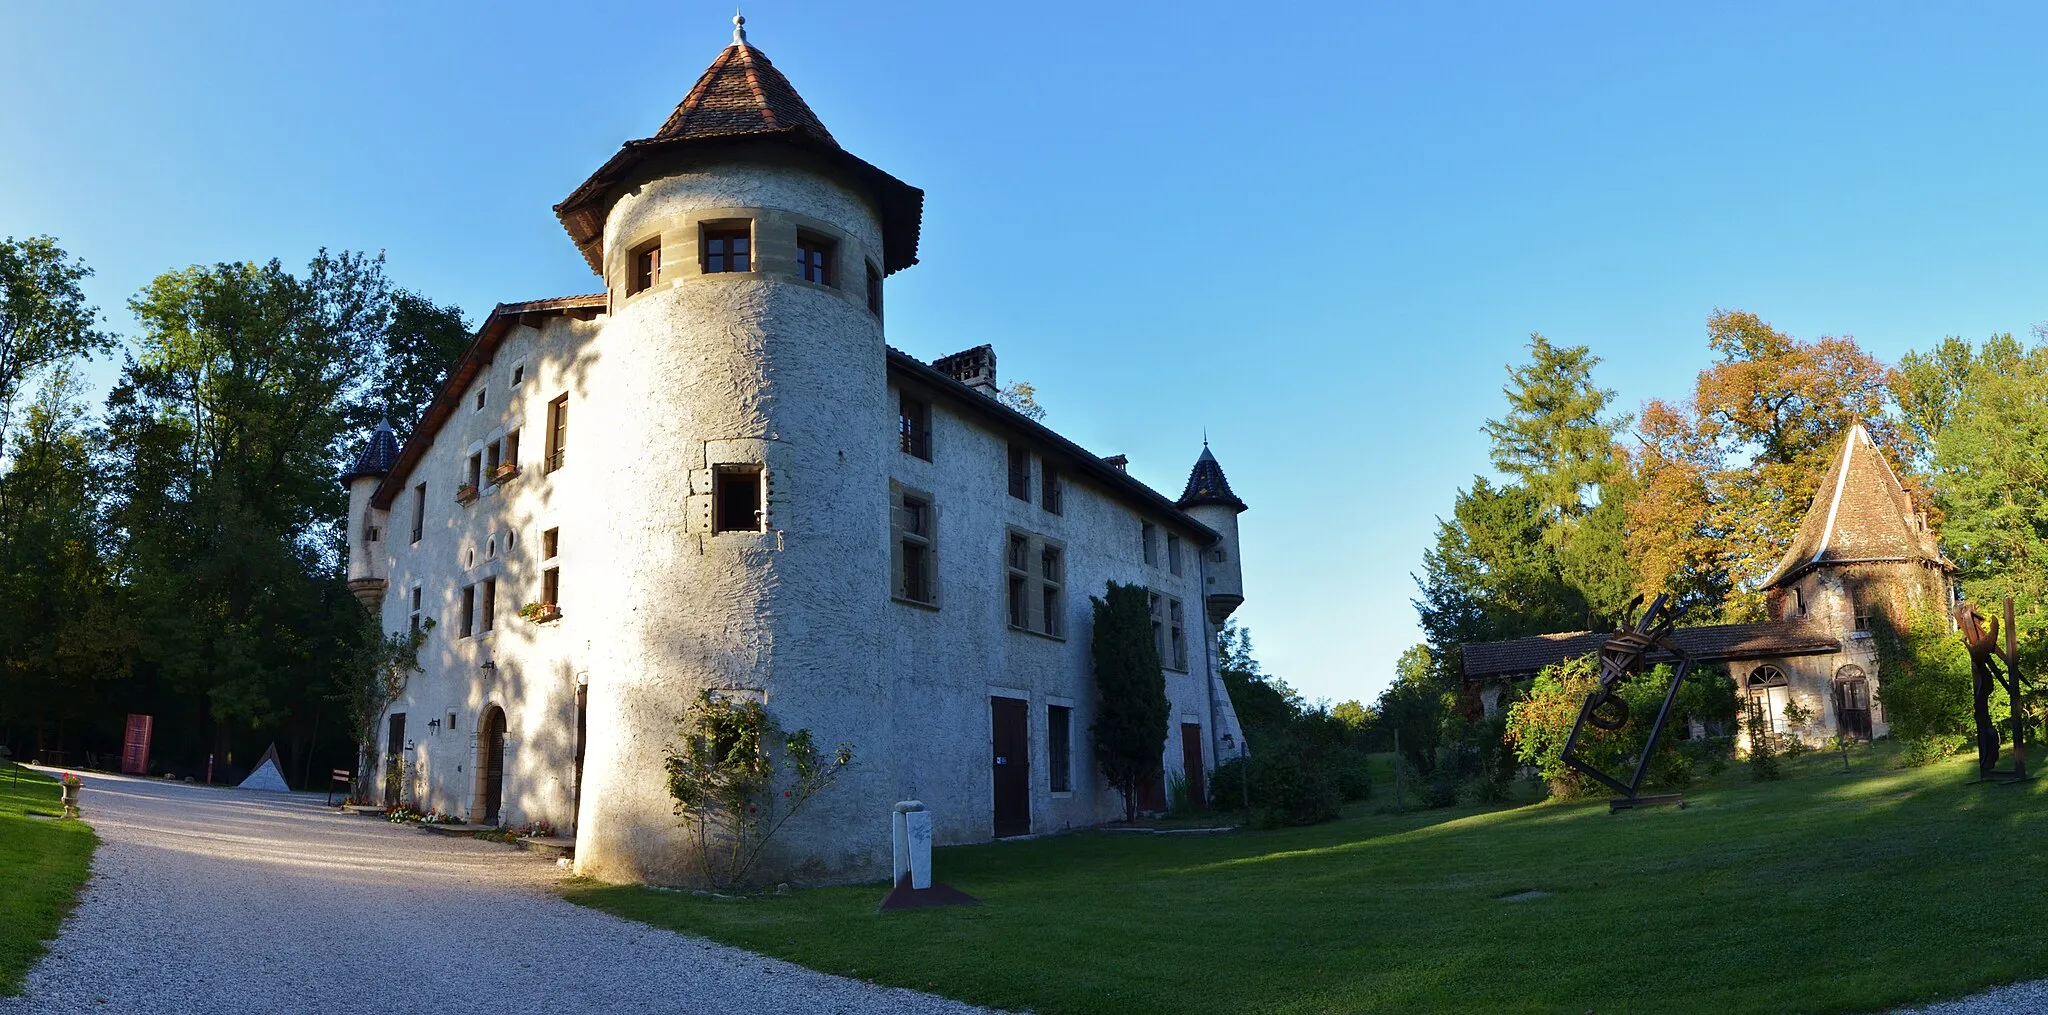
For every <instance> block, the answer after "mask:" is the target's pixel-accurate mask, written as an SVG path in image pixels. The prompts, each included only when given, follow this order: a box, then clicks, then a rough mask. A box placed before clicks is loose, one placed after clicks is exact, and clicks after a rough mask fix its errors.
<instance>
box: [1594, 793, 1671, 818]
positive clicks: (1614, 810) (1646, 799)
mask: <svg viewBox="0 0 2048 1015" xmlns="http://www.w3.org/2000/svg"><path fill="white" fill-rule="evenodd" d="M1665 804H1675V805H1677V806H1678V807H1680V808H1683V807H1684V806H1685V794H1683V793H1666V794H1664V795H1663V796H1624V797H1615V798H1614V799H1612V800H1609V801H1607V813H1609V814H1619V813H1620V812H1622V811H1625V810H1629V809H1631V808H1635V807H1662V806H1664V805H1665Z"/></svg>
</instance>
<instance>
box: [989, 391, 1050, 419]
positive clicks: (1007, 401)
mask: <svg viewBox="0 0 2048 1015" xmlns="http://www.w3.org/2000/svg"><path fill="white" fill-rule="evenodd" d="M996 401H998V402H1001V403H1003V404H1004V405H1007V406H1009V407H1010V408H1012V409H1015V410H1017V412H1018V413H1020V414H1022V415H1023V416H1024V417H1025V418H1026V419H1032V420H1039V421H1043V420H1044V419H1045V408H1044V407H1043V406H1041V405H1039V404H1038V388H1037V386H1036V385H1033V384H1032V383H1031V382H1030V381H1011V382H1010V383H1009V384H1007V385H1004V386H1003V389H1002V390H1001V391H998V392H996Z"/></svg>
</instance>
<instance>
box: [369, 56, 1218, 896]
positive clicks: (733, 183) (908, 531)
mask: <svg viewBox="0 0 2048 1015" xmlns="http://www.w3.org/2000/svg"><path fill="white" fill-rule="evenodd" d="M735 21H736V22H738V21H739V19H735ZM923 205H924V193H923V192H922V191H920V190H918V189H917V188H915V187H912V186H910V185H909V184H906V183H904V182H902V181H901V180H898V179H896V178H895V177H893V176H891V175H889V174H888V173H886V172H884V171H882V170H881V169H878V168H876V167H875V166H873V165H871V164H869V163H867V162H865V161H863V160H861V159H860V158H858V157H856V156H854V155H853V154H851V153H849V152H847V151H846V150H845V149H843V148H842V147H840V145H839V143H838V142H837V140H835V139H834V138H833V136H832V134H831V133H830V132H829V131H827V130H826V129H825V126H824V124H822V123H821V122H820V121H819V119H818V117H817V116H816V114H815V113H814V112H813V111H812V110H811V109H810V107H809V106H808V105H807V104H806V103H805V102H804V101H803V99H802V98H801V97H800V96H799V95H798V94H797V92H796V90H795V89H794V88H793V87H792V86H791V85H790V83H789V81H788V80H787V79H786V78H785V77H784V76H783V75H782V74H781V72H780V71H778V70H777V69H776V68H775V67H774V65H773V64H771V63H770V62H769V61H768V58H767V56H766V55H765V54H763V53H762V52H761V51H760V50H759V49H758V48H756V47H755V46H753V45H752V44H750V43H749V42H748V41H747V39H746V37H745V34H744V30H743V29H736V30H735V32H734V39H733V43H732V45H731V46H729V47H727V48H726V49H725V50H724V51H722V52H721V53H719V55H718V57H717V59H716V60H714V61H713V62H712V64H711V66H710V67H709V68H708V69H707V70H706V71H705V72H704V73H703V75H702V76H701V78H700V79H699V80H698V81H697V84H696V86H695V87H693V88H692V89H690V91H689V93H688V95H687V96H685V97H684V99H683V101H682V102H681V103H680V104H679V105H678V106H677V107H676V108H675V110H674V112H673V113H672V114H670V115H669V116H668V117H667V119H666V120H665V121H664V122H663V123H662V125H661V127H660V129H659V130H657V131H656V132H655V133H654V135H653V136H651V137H648V138H646V139H643V140H637V141H628V142H626V143H625V145H624V146H623V147H622V148H621V149H620V150H619V152H618V153H617V154H615V155H614V156H612V158H611V159H610V160H609V161H607V162H605V163H604V165H603V166H601V167H600V168H599V169H598V170H597V171H596V172H595V173H594V174H592V175H591V177H590V178H589V179H588V180H586V181H585V182H584V183H583V184H582V185H581V186H578V187H577V188H576V189H575V191H574V192H573V193H571V194H570V196H569V197H568V198H567V199H566V200H565V201H563V203H562V204H560V205H558V206H557V207H556V209H555V210H556V213H557V215H558V216H559V218H560V220H561V222H562V225H563V227H564V228H565V229H566V230H567V231H568V233H569V237H570V239H571V240H572V242H574V243H575V245H576V247H577V249H578V250H579V252H580V253H581V254H582V256H583V257H584V258H585V260H586V261H587V263H588V264H589V266H590V268H591V269H592V271H593V272H595V273H596V274H597V275H598V276H599V278H600V279H601V280H602V281H603V284H604V291H602V292H598V293H593V294H590V295H582V296H565V297H558V298H552V299H543V300H534V301H529V302H522V303H507V304H500V305H499V306H498V307H497V308H496V309H495V310H493V311H492V312H491V314H490V316H489V317H488V318H487V319H486V320H485V321H484V322H483V324H482V326H481V328H480V329H479V330H478V332H477V335H476V337H475V339H474V340H473V341H472V342H471V344H470V346H469V347H468V349H467V350H466V351H465V352H464V353H463V354H462V356H461V358H460V360H459V361H457V362H456V363H455V364H453V365H452V367H451V369H450V371H449V375H448V378H447V381H446V383H445V384H444V386H443V387H442V389H441V390H440V392H439V393H438V394H437V395H436V397H435V398H434V400H433V402H432V403H431V405H430V406H429V407H428V408H427V410H426V411H425V413H424V415H423V417H422V418H421V420H420V421H419V423H418V425H417V426H415V427H414V428H413V430H412V431H411V434H410V436H409V439H408V440H407V441H406V442H405V443H404V446H403V448H402V449H401V448H397V447H396V442H395V441H392V439H391V435H390V434H389V433H388V432H387V431H381V430H380V431H379V433H378V435H377V436H376V437H374V438H373V439H372V442H371V445H370V447H369V448H368V449H367V450H366V451H365V454H364V455H363V458H362V461H360V462H359V463H358V464H357V466H356V468H354V469H352V470H351V472H350V474H349V478H348V483H349V491H350V526H349V578H350V587H351V588H352V589H353V590H355V591H356V592H357V594H358V595H359V596H361V597H362V598H363V600H364V601H365V603H367V604H368V605H369V606H370V608H371V609H372V610H374V611H375V612H376V613H377V614H378V616H379V617H380V619H381V621H382V625H383V628H384V630H385V631H387V632H403V631H408V630H418V629H421V628H422V627H423V625H425V622H426V621H428V620H433V621H435V623H434V624H433V625H432V627H431V631H430V632H429V634H428V635H427V637H426V643H425V647H424V648H423V650H422V653H421V663H422V666H423V668H424V670H423V672H421V673H419V674H417V675H416V676H414V677H413V678H412V679H411V681H410V682H409V683H408V685H407V686H406V688H405V690H404V693H403V694H402V695H401V696H400V697H399V699H398V700H397V701H395V702H394V703H393V704H392V705H391V706H390V709H389V711H388V714H387V716H386V717H385V719H384V722H383V730H382V733H381V737H380V740H381V743H380V752H381V754H382V755H383V757H384V758H385V759H387V767H388V769H389V770H390V771H391V772H392V773H394V775H393V779H392V784H391V785H390V787H389V792H390V793H391V794H392V795H394V796H396V795H400V794H404V795H409V796H411V797H413V798H415V799H417V800H419V802H420V803H422V804H423V805H425V806H429V807H435V808H439V809H442V810H445V811H448V812H450V813H453V814H455V815H458V816H461V817H465V818H467V819H468V820H470V821H473V822H478V823H483V824H492V825H517V824H522V823H525V822H532V821H547V822H549V823H551V824H553V825H555V826H556V827H558V828H561V829H563V830H565V831H573V834H574V836H575V848H576V856H575V865H576V870H577V872H578V873H580V874H588V875H592V876H596V877H600V878H606V879H611V880H647V881H656V882H670V883H674V882H682V881H687V880H689V879H690V877H691V875H692V870H691V860H692V858H693V857H694V850H693V849H692V847H691V843H690V842H689V841H688V839H687V837H686V833H685V830H684V828H683V827H682V825H681V824H680V822H679V821H678V819H677V818H676V817H675V815H674V813H673V801H672V800H671V799H670V797H669V795H668V793H667V790H666V784H665V778H664V769H663V761H664V755H665V752H666V751H667V750H668V748H669V747H670V746H671V745H672V744H674V743H675V742H676V737H677V728H676V720H677V718H678V717H679V716H680V715H681V713H682V712H683V710H684V709H685V707H686V706H687V705H688V704H689V703H691V702H692V701H693V700H695V698H696V696H697V695H698V694H699V693H700V692H703V691H712V692H715V693H718V694H723V695H731V696H742V697H749V698H753V699H755V700H759V701H761V702H763V703H764V704H765V705H766V708H767V711H768V712H769V714H770V715H771V717H772V718H773V719H775V721H776V722H778V723H779V724H780V725H781V726H782V727H783V728H785V729H788V730H795V729H799V728H807V729H809V730H811V732H812V735H813V737H814V738H815V740H816V742H817V743H819V744H820V745H822V746H825V747H827V748H829V747H831V746H832V745H836V744H839V743H842V742H845V743H848V744H850V745H852V747H853V750H854V759H855V760H854V763H853V766H852V767H851V768H850V769H849V771H848V773H847V775H846V776H845V777H844V778H843V779H841V780H840V781H839V782H838V783H837V784H835V785H834V786H833V787H832V788H831V789H829V790H828V791H827V792H825V793H824V794H822V795H821V796H819V797H818V798H817V799H816V800H815V801H814V802H813V804H812V806H811V808H810V809H809V810H807V811H805V812H804V813H803V814H802V815H800V816H799V817H798V818H797V819H796V820H795V821H793V822H792V823H790V824H789V825H788V826H787V827H786V828H785V829H784V830H783V831H782V832H781V834H780V835H779V836H778V838H777V840H776V852H774V853H772V854H771V855H770V856H769V857H768V858H767V859H766V861H765V862H764V865H763V866H764V870H766V871H768V872H771V873H772V874H773V876H777V877H793V878H799V879H803V880H812V881H821V880H823V881H832V880H855V879H864V878H872V877H879V876H883V875H885V874H886V873H887V872H888V869H889V863H890V838H889V833H890V825H889V819H890V813H891V807H892V805H893V804H895V803H896V802H897V801H899V800H904V799H909V798H915V799H919V800H922V801H923V802H924V803H925V804H926V805H927V807H928V808H929V809H930V811H931V813H932V814H933V816H934V822H935V827H934V831H935V840H936V841H937V842H938V843H939V844H942V845H943V844H948V843H963V842H974V841H980V840H986V839H990V838H992V837H998V836H1013V835H1023V834H1031V833H1041V832H1049V831H1057V830H1060V829H1065V828H1074V827H1082V826H1088V825H1094V824H1098V823H1101V822H1104V821H1108V820H1112V819H1116V818H1120V817H1121V816H1122V805H1121V803H1120V799H1119V797H1118V796H1117V794H1116V793H1115V792H1114V791H1113V790H1112V789H1111V787H1110V786H1109V785H1108V784H1107V783H1106V781H1105V780H1104V779H1103V778H1102V777H1101V776H1100V774H1099V771H1098V769H1097V766H1096V765H1095V763H1094V758H1093V749H1092V745H1091V740H1090V735H1089V727H1090V724H1091V722H1092V721H1093V719H1094V715H1095V711H1096V692H1095V684H1094V679H1093V675H1092V665H1091V662H1090V652H1089V632H1090V628H1091V624H1092V611H1091V608H1090V604H1089V597H1090V596H1091V595H1096V596H1099V595H1101V594H1102V592H1103V589H1104V586H1105V583H1107V582H1112V581H1113V582H1117V583H1120V584H1135V585H1141V586H1144V587H1146V588H1147V589H1149V590H1150V593H1151V599H1152V609H1153V631H1154V640H1155V642H1156V644H1157V646H1158V648H1159V651H1160V657H1161V659H1162V660H1163V662H1164V664H1165V673H1164V675H1163V680H1164V683H1165V685H1166V694H1167V698H1168V701H1169V703H1170V706H1171V716H1170V719H1169V724H1168V728H1167V729H1165V730H1162V731H1161V733H1162V736H1164V737H1165V740H1166V743H1165V748H1164V750H1163V752H1162V757H1161V763H1162V767H1163V769H1164V771H1165V772H1166V773H1167V774H1169V775H1172V776H1179V777H1181V778H1184V779H1185V781H1186V785H1187V787H1188V790H1189V792H1190V794H1191V795H1194V796H1196V797H1198V798H1199V796H1200V795H1201V794H1202V793H1203V787H1204V784H1205V782H1206V779H1205V776H1206V774H1207V772H1208V771H1209V769H1211V768H1212V767H1213V766H1215V765H1216V764H1217V763H1218V762H1219V761H1221V760H1224V759H1226V758H1229V757H1234V756H1235V749H1234V748H1233V747H1232V746H1230V745H1241V744H1242V739H1243V736H1244V734H1243V731H1242V730H1241V729H1240V728H1239V727H1238V725H1237V719H1236V715H1235V713H1234V711H1233V710H1232V708H1231V704H1230V699H1229V696H1228V694H1227V693H1226V692H1225V690H1224V686H1223V682H1222V679H1221V674H1220V670H1219V667H1218V665H1217V659H1216V653H1215V633H1216V628H1217V627H1218V625H1220V624H1222V622H1223V620H1224V618H1226V617H1227V616H1229V614H1230V613H1231V611H1232V610H1234V609H1235V608H1236V607H1237V605H1238V604H1239V603H1240V602H1242V600H1243V596H1244V589H1243V575H1242V571H1241V570H1240V564H1239V559H1240V558H1239V553H1240V550H1239V544H1238V536H1237V515H1238V513H1239V512H1241V511H1243V510H1244V508H1245V505H1244V502H1243V501H1241V500H1239V499H1238V498H1237V496H1236V495H1235V494H1234V493H1232V492H1231V491H1230V488H1229V484H1228V482H1227V481H1226V480H1225V479H1224V477H1223V473H1222V468H1221V466H1220V465H1219V464H1218V463H1217V461H1216V458H1215V456H1214V455H1213V454H1211V453H1209V451H1208V450H1207V448H1206V447H1205V448H1204V449H1203V451H1202V453H1201V457H1200V458H1199V459H1198V460H1197V463H1196V465H1195V467H1194V470H1193V473H1192V475H1191V477H1190V480H1189V484H1188V487H1187V491H1186V493H1185V495H1184V496H1183V497H1182V498H1181V499H1180V500H1179V501H1177V502H1176V501H1175V500H1173V499H1170V498H1168V497H1167V496H1164V495H1162V494H1161V493H1159V492H1158V491H1156V490H1154V489H1153V488H1151V487H1149V486H1147V485H1145V484H1144V483H1142V482H1140V481H1139V480H1138V479H1137V478H1136V477H1134V476H1132V475H1131V474H1130V473H1129V472H1128V471H1127V470H1126V468H1125V465H1124V463H1123V462H1122V461H1121V459H1120V458H1119V459H1106V458H1103V457H1100V456H1097V455H1095V454H1093V453H1091V452H1089V451H1087V450H1085V449H1083V448H1081V447H1079V446H1078V445H1076V444H1075V443H1073V442H1072V441H1070V440H1068V439H1066V438H1065V437H1062V436H1061V435H1059V434H1058V433H1055V432H1054V431H1052V430H1051V429H1048V428H1047V427H1045V426H1044V425H1042V424H1040V423H1039V422H1037V421H1036V420H1034V419H1032V418H1030V417H1027V416H1025V415H1023V414H1021V413H1019V412H1017V411H1016V410H1014V409H1012V408H1011V407H1009V406H1008V405H1006V404H1005V403H1004V402H1003V401H1001V400H999V399H998V397H996V396H997V394H998V391H999V388H998V387H997V381H996V376H997V374H996V356H995V351H994V350H993V349H990V348H989V347H987V346H976V347H974V348H971V349H968V350H966V351H965V352H963V353H960V354H957V355H954V356H948V357H944V358H942V359H940V360H938V361H936V362H935V363H926V362H923V361H920V360H919V359H917V358H916V357H913V356H911V355H909V354H907V353H904V352H901V351H899V350H896V349H892V348H890V347H889V346H888V345H887V344H886V342H885V338H884V327H883V322H884V295H885V291H886V288H887V279H888V278H889V277H890V276H892V275H894V274H895V273H896V272H899V271H902V270H903V269H905V268H908V267H910V266H912V265H913V264H915V263H917V261H918V256H919V249H918V242H919V231H920V227H921V221H922V213H923ZM1147 797H1148V800H1147V803H1149V804H1152V805H1154V806H1163V805H1164V803H1165V801H1166V793H1165V784H1164V780H1162V781H1161V783H1160V784H1158V785H1155V786H1153V787H1150V790H1149V792H1148V794H1147Z"/></svg>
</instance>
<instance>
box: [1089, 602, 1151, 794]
mask: <svg viewBox="0 0 2048 1015" xmlns="http://www.w3.org/2000/svg"><path fill="white" fill-rule="evenodd" d="M1088 601H1089V602H1090V603H1092V604H1094V607H1095V635H1094V641H1093V649H1094V657H1095V690H1096V694H1097V695H1098V700H1097V702H1096V706H1095V724H1094V725H1093V726H1091V727H1090V728H1089V730H1090V732H1091V733H1093V734H1094V737H1095V761H1096V763H1097V764H1098V765H1101V766H1102V774H1103V775H1104V776H1106V777H1107V778H1108V779H1109V784H1110V785H1111V786H1114V787H1116V791H1117V792H1118V793H1121V794H1123V797H1124V820H1126V821H1128V820H1131V819H1133V818H1136V817H1137V816H1138V788H1139V787H1140V786H1142V785H1145V784H1146V783H1147V782H1148V781H1149V780H1152V779H1156V778H1158V777H1159V775H1160V760H1159V759H1160V755H1161V754H1162V752H1164V751H1165V750H1166V720H1167V719H1168V718H1169V714H1170V712H1171V708H1170V706H1169V705H1168V704H1167V701H1166V677H1165V675H1164V674H1162V673H1161V672H1160V670H1159V648H1158V645H1157V644H1155V643H1154V642H1153V640H1152V609H1151V593H1150V592H1149V591H1148V590H1146V588H1145V587H1144V586H1142V585H1118V584H1117V583H1115V582H1110V583H1109V588H1108V590H1107V591H1106V593H1105V594H1104V596H1103V597H1102V598H1100V599H1097V598H1095V597H1093V596H1090V597H1089V600H1088Z"/></svg>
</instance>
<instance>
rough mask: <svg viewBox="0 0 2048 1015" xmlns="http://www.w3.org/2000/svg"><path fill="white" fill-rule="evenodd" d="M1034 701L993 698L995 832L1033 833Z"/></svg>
mask: <svg viewBox="0 0 2048 1015" xmlns="http://www.w3.org/2000/svg"><path fill="white" fill-rule="evenodd" d="M1030 708H1031V706H1030V703H1028V702H1026V701H1024V700H1023V699H1021V698H990V699H989V700H988V718H989V726H990V727H991V728H992V729H993V730H994V734H995V735H994V738H993V739H994V744H993V747H994V754H995V756H994V759H993V764H992V766H991V767H992V770H993V772H994V787H995V832H996V836H997V837H998V838H1001V837H1003V836H1006V835H1029V834H1030V833H1031V720H1030Z"/></svg>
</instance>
